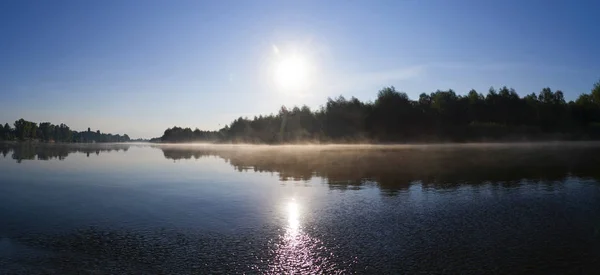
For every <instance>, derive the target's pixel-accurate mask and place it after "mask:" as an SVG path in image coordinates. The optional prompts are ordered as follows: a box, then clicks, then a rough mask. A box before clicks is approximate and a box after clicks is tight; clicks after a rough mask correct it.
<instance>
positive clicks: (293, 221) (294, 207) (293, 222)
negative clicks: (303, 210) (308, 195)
mask: <svg viewBox="0 0 600 275" xmlns="http://www.w3.org/2000/svg"><path fill="white" fill-rule="evenodd" d="M287 218H288V227H287V231H286V235H288V236H289V237H295V236H296V235H298V231H299V230H300V209H299V208H298V203H297V202H296V200H295V199H292V200H291V201H290V202H288V204H287Z"/></svg>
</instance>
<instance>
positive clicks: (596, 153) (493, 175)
mask: <svg viewBox="0 0 600 275" xmlns="http://www.w3.org/2000/svg"><path fill="white" fill-rule="evenodd" d="M0 149H1V153H2V155H0V273H7V274H53V273H55V274H69V273H94V274H105V273H113V274H115V273H116V274H156V273H162V274H165V273H170V274H196V273H201V274H203V273H215V272H222V273H226V274H230V273H273V274H279V273H326V274H336V273H337V274H348V273H376V274H390V273H392V274H398V273H400V274H402V273H436V274H439V273H452V274H455V273H462V274H481V273H484V272H485V273H510V274H518V273H523V274H532V273H538V274H554V273H561V274H564V273H574V274H581V273H595V272H596V271H597V270H598V268H599V267H600V266H599V265H600V183H599V182H598V180H600V145H598V144H583V143H568V144H560V145H558V144H549V145H548V144H546V145H526V144H519V145H512V146H505V145H489V146H475V145H463V146H458V147H456V146H415V147H408V146H407V147H401V146H399V147H355V146H354V147H353V146H323V147H308V146H300V147H293V146H288V147H285V146H283V147H268V146H258V147H244V146H187V147H186V146H150V145H123V144H114V145H87V146H67V145H33V144H29V145H15V144H0Z"/></svg>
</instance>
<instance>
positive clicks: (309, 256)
mask: <svg viewBox="0 0 600 275" xmlns="http://www.w3.org/2000/svg"><path fill="white" fill-rule="evenodd" d="M305 208H307V207H306V206H304V207H303V206H302V204H301V203H300V201H298V200H296V199H294V198H292V199H289V200H288V201H287V202H286V203H285V204H284V213H285V215H286V216H285V217H286V221H287V222H286V224H285V232H284V235H283V236H281V242H280V243H279V245H278V246H277V249H276V251H275V258H274V261H275V262H274V263H273V265H271V267H272V268H271V270H270V272H268V273H272V274H282V273H285V274H306V273H310V274H315V273H317V274H321V273H328V274H339V273H341V272H343V270H340V269H339V268H338V267H337V266H336V265H335V264H333V263H332V262H331V257H332V256H333V253H331V252H329V251H327V248H326V247H325V246H324V245H323V242H322V241H321V240H319V239H317V238H315V237H312V236H310V234H308V232H305V231H304V230H302V217H303V215H302V214H303V213H302V210H303V209H305Z"/></svg>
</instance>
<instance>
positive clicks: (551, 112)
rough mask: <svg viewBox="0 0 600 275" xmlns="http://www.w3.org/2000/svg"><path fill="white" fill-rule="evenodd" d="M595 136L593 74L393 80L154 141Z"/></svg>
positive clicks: (37, 132)
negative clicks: (401, 86)
mask: <svg viewBox="0 0 600 275" xmlns="http://www.w3.org/2000/svg"><path fill="white" fill-rule="evenodd" d="M13 125H14V128H13V127H11V126H10V125H9V124H8V123H6V124H4V126H2V125H0V141H15V142H24V141H25V142H44V143H96V142H97V143H104V142H132V141H141V142H144V141H148V140H144V139H136V140H132V139H130V138H129V136H128V135H127V134H124V135H118V134H117V135H113V134H108V133H101V132H100V130H96V131H92V130H91V129H90V128H88V129H87V131H81V132H78V131H73V130H71V129H70V128H69V126H67V125H65V124H60V125H54V124H52V123H50V122H42V123H39V124H38V123H34V122H31V121H27V120H24V119H19V120H17V121H15V122H14V124H13ZM598 140H600V81H599V82H596V83H595V84H594V85H593V87H592V90H591V92H590V93H584V94H581V95H580V96H579V97H578V98H577V99H576V100H574V101H568V102H567V101H566V100H565V98H564V94H563V92H562V91H560V90H556V91H552V90H551V89H550V88H544V89H542V90H541V91H540V92H539V94H536V93H531V94H528V95H526V96H523V97H520V96H519V95H518V94H517V92H516V91H515V90H514V89H512V88H508V87H506V86H504V87H502V88H500V89H499V90H496V89H494V88H493V87H492V88H490V89H489V90H488V92H487V94H486V95H483V94H482V93H478V92H477V91H475V90H471V91H469V93H467V94H466V95H458V94H456V92H455V91H453V90H451V89H450V90H446V91H441V90H437V91H435V92H433V93H430V94H426V93H422V94H420V96H419V98H418V99H416V100H412V99H410V98H409V97H408V95H407V94H406V93H404V92H400V91H397V90H396V89H395V88H394V87H393V86H390V87H385V88H383V89H381V90H380V91H379V92H378V94H377V98H376V99H375V101H373V102H371V101H369V102H361V101H360V100H358V99H357V98H355V97H352V98H350V99H346V98H345V97H343V96H339V97H337V98H335V99H332V98H328V100H327V102H326V103H325V105H323V106H321V107H320V108H319V109H317V110H311V109H310V108H309V107H308V106H302V107H297V106H294V107H293V108H287V107H285V106H282V107H281V108H280V110H279V112H278V113H277V114H269V115H260V116H258V117H257V116H255V117H254V118H252V119H250V118H247V117H240V118H238V119H235V120H234V121H233V122H231V123H230V124H229V125H227V126H225V127H223V128H222V129H220V130H218V131H203V130H200V129H198V128H196V129H195V130H192V129H191V128H182V127H177V126H174V127H173V128H168V129H166V130H165V131H164V133H163V135H162V136H161V137H158V138H153V139H150V140H149V141H150V142H153V143H217V144H238V143H242V144H381V145H393V144H431V143H481V142H501V143H503V142H532V141H535V142H548V141H598Z"/></svg>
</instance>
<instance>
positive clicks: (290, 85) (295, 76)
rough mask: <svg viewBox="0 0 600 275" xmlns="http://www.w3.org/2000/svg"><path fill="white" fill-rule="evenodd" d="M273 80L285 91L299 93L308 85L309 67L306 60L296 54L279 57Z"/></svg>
mask: <svg viewBox="0 0 600 275" xmlns="http://www.w3.org/2000/svg"><path fill="white" fill-rule="evenodd" d="M274 80H275V83H276V84H277V86H278V87H279V88H281V89H283V90H286V91H301V90H304V89H306V88H307V87H308V85H309V83H310V80H311V79H310V66H309V63H308V61H307V60H306V58H304V57H303V56H300V55H298V54H294V55H291V56H288V57H281V58H280V59H279V60H278V61H277V64H276V66H275V72H274Z"/></svg>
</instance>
